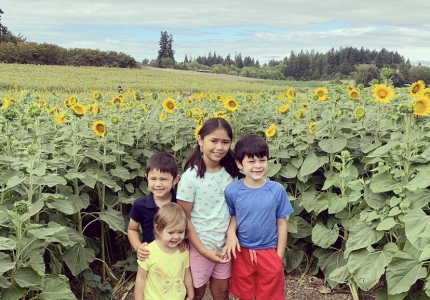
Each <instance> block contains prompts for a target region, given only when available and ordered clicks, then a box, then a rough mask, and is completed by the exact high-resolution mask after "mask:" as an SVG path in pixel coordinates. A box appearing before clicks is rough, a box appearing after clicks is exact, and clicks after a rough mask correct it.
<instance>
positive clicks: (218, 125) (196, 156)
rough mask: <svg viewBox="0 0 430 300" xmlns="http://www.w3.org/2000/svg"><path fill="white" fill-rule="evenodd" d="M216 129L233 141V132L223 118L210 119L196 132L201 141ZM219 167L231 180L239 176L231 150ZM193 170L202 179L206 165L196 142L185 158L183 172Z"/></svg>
mask: <svg viewBox="0 0 430 300" xmlns="http://www.w3.org/2000/svg"><path fill="white" fill-rule="evenodd" d="M218 129H224V130H225V131H226V132H227V135H228V137H229V138H230V140H232V141H233V131H232V130H231V127H230V124H229V123H228V122H227V121H226V120H225V119H224V118H211V119H209V120H207V121H206V122H205V123H204V124H203V126H202V128H201V129H200V131H199V132H198V135H199V136H200V138H201V139H202V140H203V139H204V138H205V136H207V135H208V134H211V133H212V132H214V131H216V130H218ZM220 165H221V166H222V167H224V168H225V170H226V171H227V173H229V174H230V175H231V176H232V177H233V178H234V177H237V175H238V174H239V169H238V168H237V165H236V162H235V160H234V153H233V151H232V150H231V149H229V150H228V153H227V155H226V156H224V157H223V158H222V159H221V162H220ZM193 168H196V170H197V176H198V177H200V178H203V177H204V176H205V172H206V165H205V162H204V161H203V157H202V152H201V151H200V145H199V143H198V141H197V145H196V146H195V147H194V149H193V151H192V152H191V154H190V155H189V156H188V158H187V161H186V163H185V167H184V172H185V171H186V170H187V169H193Z"/></svg>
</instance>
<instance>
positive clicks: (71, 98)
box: [69, 96, 77, 105]
mask: <svg viewBox="0 0 430 300" xmlns="http://www.w3.org/2000/svg"><path fill="white" fill-rule="evenodd" d="M76 102H77V100H76V96H70V98H69V105H73V104H76Z"/></svg>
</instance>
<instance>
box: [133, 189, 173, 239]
mask: <svg viewBox="0 0 430 300" xmlns="http://www.w3.org/2000/svg"><path fill="white" fill-rule="evenodd" d="M171 193H172V200H171V202H175V203H176V194H175V191H174V190H173V189H172V190H171ZM159 209H160V208H159V207H158V206H157V204H155V201H154V198H153V197H152V193H149V195H147V196H145V197H142V198H139V199H136V200H135V201H134V203H133V207H132V208H131V211H130V218H132V219H133V220H134V221H135V222H137V223H140V227H141V229H142V243H148V244H149V243H151V242H152V241H154V239H155V238H154V216H155V214H156V213H157V212H158V210H159Z"/></svg>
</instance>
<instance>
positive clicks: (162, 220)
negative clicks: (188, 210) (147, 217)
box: [154, 202, 189, 239]
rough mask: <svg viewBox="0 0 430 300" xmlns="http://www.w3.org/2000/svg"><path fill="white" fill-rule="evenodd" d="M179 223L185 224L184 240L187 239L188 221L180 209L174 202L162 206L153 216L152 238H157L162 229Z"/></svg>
mask: <svg viewBox="0 0 430 300" xmlns="http://www.w3.org/2000/svg"><path fill="white" fill-rule="evenodd" d="M181 223H185V238H188V237H189V232H188V226H187V223H188V220H187V216H186V215H185V212H184V210H183V209H182V207H180V206H179V205H178V204H176V203H174V202H170V203H167V204H165V205H163V206H162V207H161V208H160V209H159V210H158V212H157V213H156V214H155V216H154V237H155V238H156V239H157V238H159V237H160V236H161V232H162V231H163V230H164V228H166V227H171V226H175V225H178V224H181Z"/></svg>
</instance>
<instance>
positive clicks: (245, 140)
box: [234, 134, 269, 163]
mask: <svg viewBox="0 0 430 300" xmlns="http://www.w3.org/2000/svg"><path fill="white" fill-rule="evenodd" d="M234 154H235V159H236V161H238V162H240V163H242V161H243V159H244V158H245V156H248V157H250V158H252V157H258V158H262V157H264V156H266V157H267V158H269V145H268V144H267V142H266V141H265V140H264V139H263V138H262V137H261V136H259V135H256V134H247V135H245V136H243V137H241V138H240V139H239V140H238V141H237V142H236V145H235V147H234Z"/></svg>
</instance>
